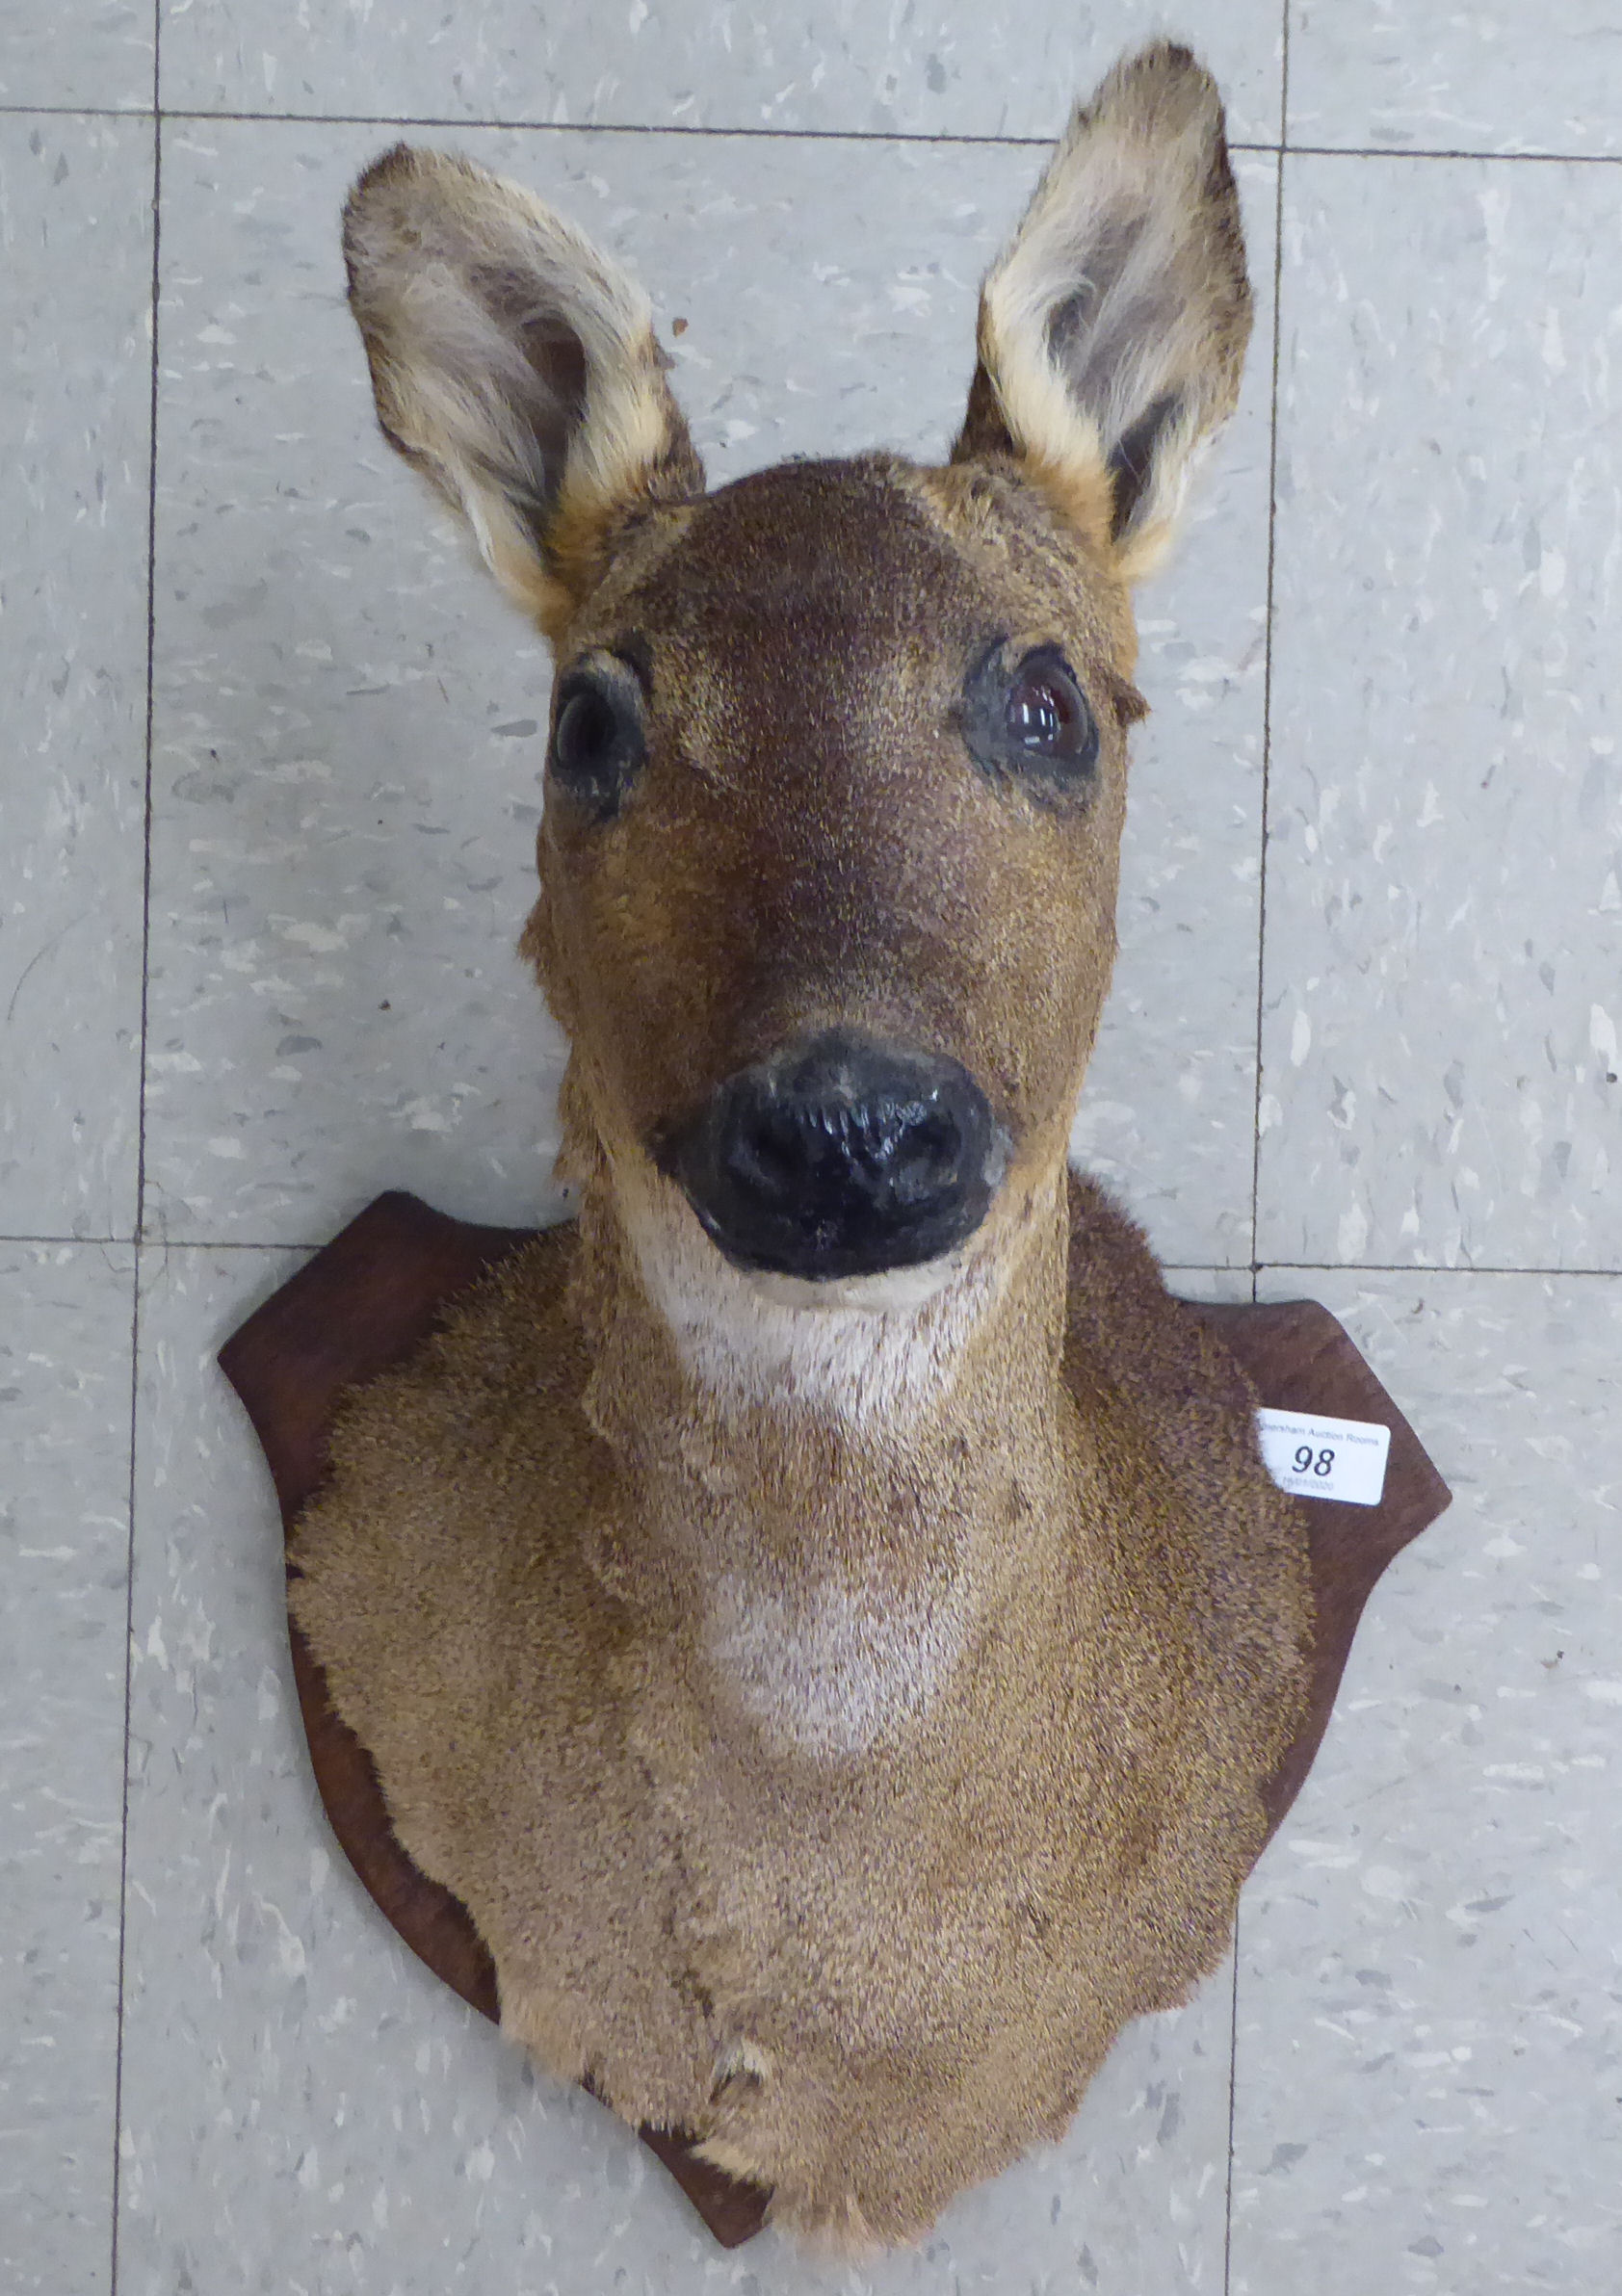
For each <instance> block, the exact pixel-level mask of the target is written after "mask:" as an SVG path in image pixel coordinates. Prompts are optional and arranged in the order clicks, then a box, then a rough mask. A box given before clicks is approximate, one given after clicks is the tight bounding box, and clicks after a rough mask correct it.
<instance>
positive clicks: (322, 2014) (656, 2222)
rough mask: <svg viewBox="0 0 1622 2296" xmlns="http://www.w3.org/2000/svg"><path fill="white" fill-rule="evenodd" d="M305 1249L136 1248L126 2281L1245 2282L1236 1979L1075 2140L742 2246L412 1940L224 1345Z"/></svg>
mask: <svg viewBox="0 0 1622 2296" xmlns="http://www.w3.org/2000/svg"><path fill="white" fill-rule="evenodd" d="M294 1259H295V1256H294V1255H290V1254H285V1253H277V1252H267V1253H263V1254H260V1253H244V1252H240V1251H238V1252H222V1253H218V1254H215V1255H210V1254H208V1253H206V1252H202V1251H193V1250H186V1249H180V1248H171V1249H170V1250H167V1251H161V1250H159V1249H157V1248H155V1247H154V1248H151V1249H148V1250H147V1251H145V1252H144V1254H143V1262H142V1265H143V1314H142V1348H143V1355H142V1376H141V1408H140V1433H139V1438H138V1452H137V1459H138V1475H137V1502H136V1521H137V1541H136V1546H137V1559H136V1584H135V1596H134V1603H135V1615H134V1640H133V1647H134V1651H135V1676H134V1685H133V1697H132V1720H131V1754H130V1761H131V1801H130V1840H129V1890H128V1904H129V1929H128V1944H127V1956H126V1971H127V1974H126V2016H125V2031H124V2075H123V2102H124V2112H123V2127H122V2131H121V2157H122V2182H121V2192H122V2203H121V2215H120V2240H119V2275H118V2286H119V2289H120V2291H121V2296H176V2291H177V2290H184V2289H187V2288H195V2289H196V2290H197V2291H199V2292H200V2291H203V2290H214V2289H226V2288H229V2289H231V2290H232V2291H233V2292H235V2291H239V2290H240V2291H242V2292H243V2296H258V2292H260V2291H263V2296H286V2291H287V2290H288V2289H289V2288H299V2289H302V2290H304V2291H306V2296H328V2292H331V2296H337V2292H338V2291H340V2290H343V2291H355V2292H356V2296H447V2292H448V2291H450V2290H453V2289H469V2290H478V2291H479V2296H496V2291H500V2290H507V2289H514V2290H515V2289H518V2288H520V2287H521V2288H523V2289H524V2290H525V2291H526V2296H529V2292H531V2291H533V2296H548V2292H559V2296H599V2292H601V2296H608V2292H609V2291H611V2290H629V2291H634V2292H638V2296H688V2292H690V2291H691V2292H694V2296H696V2292H697V2291H703V2290H714V2291H721V2290H739V2291H746V2290H759V2289H760V2288H762V2287H770V2288H771V2289H772V2291H773V2296H903V2292H905V2296H929V2292H932V2291H936V2290H938V2289H940V2288H941V2287H942V2286H944V2285H948V2284H950V2285H953V2286H955V2287H959V2288H961V2289H963V2290H965V2291H976V2292H981V2296H1015V2292H1017V2296H1024V2291H1025V2290H1027V2289H1030V2290H1033V2291H1043V2290H1046V2289H1049V2288H1054V2289H1057V2288H1060V2287H1062V2288H1071V2287H1082V2288H1086V2289H1097V2290H1103V2291H1108V2292H1111V2296H1141V2291H1142V2289H1143V2288H1145V2287H1147V2286H1153V2287H1154V2288H1155V2289H1156V2290H1157V2291H1164V2292H1167V2296H1169V2292H1170V2291H1174V2290H1177V2291H1180V2290H1185V2289H1186V2290H1202V2291H1215V2290H1216V2288H1218V2287H1219V2285H1220V2279H1221V2249H1222V2225H1223V2200H1224V2192H1225V2178H1224V2154H1225V2150H1226V2142H1227V2110H1228V2040H1229V1984H1228V1979H1227V1976H1226V1975H1225V1974H1223V1975H1219V1976H1218V1977H1217V1978H1216V1979H1214V1980H1213V1981H1212V1983H1211V1984H1210V1985H1209V1986H1207V1987H1206V1988H1205V1989H1204V1991H1203V1992H1202V1993H1201V1994H1200V1995H1199V1996H1197V1997H1196V1998H1195V2000H1194V2001H1193V2002H1192V2003H1191V2004H1190V2006H1189V2007H1188V2008H1187V2009H1184V2010H1182V2011H1179V2012H1175V2013H1172V2014H1171V2015H1168V2016H1165V2017H1161V2018H1155V2019H1150V2020H1146V2021H1144V2022H1142V2023H1141V2024H1139V2025H1138V2026H1136V2027H1134V2028H1133V2029H1132V2030H1131V2032H1129V2033H1128V2034H1127V2035H1126V2036H1125V2037H1124V2038H1123V2040H1122V2042H1121V2044H1120V2045H1119V2047H1118V2048H1117V2049H1116V2051H1115V2053H1114V2055H1113V2056H1112V2059H1111V2061H1110V2063H1109V2064H1108V2065H1107V2066H1106V2067H1105V2069H1104V2072H1103V2073H1102V2074H1100V2076H1099V2079H1098V2081H1097V2082H1096V2083H1095V2084H1094V2087H1093V2089H1092V2091H1091V2092H1090V2094H1089V2096H1088V2098H1087V2100H1086V2102H1085V2104H1084V2107H1083V2110H1082V2112H1081V2114H1080V2115H1079V2116H1078V2119H1077V2121H1076V2123H1075V2124H1074V2126H1073V2127H1072V2129H1071V2131H1070V2133H1069V2136H1068V2137H1067V2139H1066V2141H1065V2143H1064V2144H1063V2145H1062V2146H1060V2147H1058V2148H1055V2149H1052V2150H1049V2151H1045V2152H1041V2153H1039V2154H1037V2155H1034V2156H1033V2158H1031V2159H1030V2160H1029V2161H1026V2162H1024V2163H1022V2164H1020V2165H1019V2166H1018V2167H1016V2168H1015V2169H1014V2170H1012V2171H1010V2173H1009V2174H1008V2175H1007V2177H1004V2178H1002V2179H998V2181H997V2182H996V2183H994V2184H992V2185H990V2186H987V2187H985V2188H984V2189H983V2190H982V2191H981V2192H978V2193H974V2194H971V2195H969V2196H967V2197H965V2198H964V2199H963V2200H961V2201H959V2202H958V2203H957V2204H956V2205H955V2207H954V2208H953V2209H952V2210H951V2211H950V2212H949V2213H948V2215H947V2216H946V2218H944V2219H943V2221H942V2223H941V2225H940V2226H939V2228H938V2229H937V2231H936V2232H935V2233H934V2235H933V2236H932V2237H931V2239H930V2240H929V2243H928V2244H927V2245H926V2246H925V2247H923V2248H921V2249H919V2250H916V2251H913V2252H908V2253H905V2254H903V2255H900V2256H897V2257H894V2258H892V2259H888V2260H885V2261H881V2262H879V2263H877V2264H875V2265H872V2266H869V2267H863V2268H861V2269H860V2270H857V2269H850V2270H845V2269H835V2268H829V2267H824V2266H822V2265H819V2264H816V2263H814V2262H810V2261H807V2260H806V2259H804V2258H803V2257H799V2256H798V2255H797V2254H796V2253H795V2252H794V2251H792V2250H791V2249H790V2248H789V2247H788V2246H787V2245H786V2244H785V2243H783V2242H781V2241H779V2240H778V2239H777V2238H776V2236H775V2235H772V2234H767V2235H764V2236H763V2237H762V2239H761V2240H760V2241H759V2242H757V2243H755V2244H753V2245H751V2246H749V2247H747V2248H746V2249H744V2250H743V2251H741V2252H739V2253H738V2254H737V2255H735V2256H732V2257H727V2256H725V2255H723V2254H722V2252H720V2251H719V2250H718V2249H716V2248H715V2247H714V2246H713V2244H712V2243H711V2242H710V2240H709V2237H708V2235H707V2234H706V2233H705V2232H704V2231H702V2229H701V2228H700V2227H698V2226H697V2225H696V2220H694V2219H693V2218H692V2217H690V2216H689V2214H688V2212H687V2207H686V2204H685V2202H683V2201H682V2200H681V2199H680V2197H679V2195H677V2193H676V2192H675V2189H674V2187H673V2186H672V2185H670V2184H669V2182H668V2180H667V2179H666V2177H665V2175H664V2172H663V2171H662V2170H660V2169H659V2168H658V2167H657V2165H656V2164H655V2163H653V2162H652V2160H651V2158H650V2157H649V2156H648V2155H646V2154H645V2153H643V2152H642V2151H641V2148H640V2147H639V2146H638V2145H637V2144H636V2143H635V2141H634V2140H633V2139H632V2138H631V2137H630V2135H629V2133H628V2132H627V2131H625V2130H623V2129H622V2128H621V2127H620V2126H618V2124H616V2123H615V2121H613V2120H612V2119H611V2118H610V2117H609V2116H608V2115H607V2114H606V2113H604V2112H602V2111H601V2110H600V2109H599V2108H598V2107H597V2106H595V2105H593V2104H591V2103H590V2102H589V2100H587V2099H585V2098H584V2097H582V2096H580V2095H578V2094H577V2093H575V2092H572V2091H569V2092H565V2091H562V2090H561V2089H559V2088H558V2087H556V2086H555V2085H554V2084H553V2083H551V2082H549V2081H546V2080H544V2079H540V2078H537V2077H536V2076H534V2075H532V2074H530V2072H529V2071H528V2070H527V2069H526V2067H525V2065H524V2064H523V2063H522V2062H521V2061H520V2059H519V2057H518V2056H517V2054H516V2053H515V2052H514V2051H512V2050H511V2049H510V2048H508V2047H507V2046H506V2045H505V2044H504V2043H503V2042H501V2040H500V2039H499V2037H498V2036H497V2035H496V2034H495V2033H494V2032H493V2031H491V2030H490V2029H489V2028H487V2027H486V2026H484V2024H483V2023H482V2022H481V2021H480V2020H478V2019H477V2018H475V2017H473V2016H472V2015H471V2013H469V2012H466V2011H464V2010H463V2009H462V2008H461V2006H460V2004H459V2003H458V2002H457V2001H456V2000H455V1999H454V1998H453V1997H452V1996H450V1995H449V1994H448V1993H447V1992H446V1991H445V1990H444V1989H443V1988H442V1987H440V1986H439V1985H438V1984H437V1983H436V1981H435V1980H434V1979H432V1977H430V1976H429V1975H428V1973H427V1972H426V1971H425V1970H422V1969H421V1968H420V1967H419V1966H418V1965H417V1964H416V1963H415V1962H414V1961H413V1960H411V1958H410V1957H409V1956H408V1955H407V1954H406V1952H405V1949H404V1948H403V1947H402V1946H400V1945H399V1944H398V1943H397V1942H396V1941H395V1940H394V1938H393V1936H392V1933H391V1932H390V1931H389V1930H388V1929H387V1928H386V1927H385V1926H384V1924H383V1923H382V1921H381V1919H380V1918H379V1916H377V1915H376V1914H375V1913H374V1911H373V1910H372V1908H371V1906H370V1904H369V1903H368V1902H367V1901H366V1900H365V1898H364V1897H363V1896H362V1894H361V1892H360V1890H359V1887H358V1885H357V1884H356V1883H355V1882H354V1881H353V1877H352V1875H351V1874H350V1872H349V1869H348V1867H347V1865H345V1864H344V1861H343V1859H342V1856H341V1854H340V1853H339V1852H338V1851H337V1849H336V1846H335V1845H334V1843H333V1842H332V1840H331V1838H330V1836H329V1835H328V1834H327V1830H326V1826H325V1821H324V1819H323V1817H322V1815H321V1812H320V1809H319V1805H318V1803H317V1801H316V1797H315V1789H314V1787H313V1784H312V1782H311V1780H310V1778H309V1775H308V1771H307V1768H306V1766H305V1761H304V1756H303V1752H302V1747H301V1738H300V1734H299V1726H298V1717H297V1705H296V1701H295V1697H294V1692H293V1688H292V1683H291V1681H290V1677H289V1672H288V1666H287V1658H286V1645H285V1631H284V1624H283V1615H284V1614H283V1597H282V1576H281V1541H280V1531H279V1526H278V1525H277V1522H276V1517H275V1505H274V1501H273V1500H272V1496H271V1492H270V1487H269V1481H268V1477H267V1476H266V1474H265V1472H264V1470H263V1468H262V1466H261V1464H260V1462H259V1460H258V1457H257V1455H256V1452H255V1451H254V1448H253V1446H252V1442H251V1438H250V1436H249V1432H248V1429H247V1427H246V1424H245V1422H244V1421H243V1419H242V1416H241V1414H240V1412H239V1411H238V1410H237V1408H236V1405H235V1403H234V1401H233V1399H232V1398H231V1397H230V1396H229V1395H228V1394H227V1393H226V1392H225V1391H224V1390H223V1387H222V1382H221V1380H220V1378H219V1376H218V1374H217V1373H216V1371H215V1370H214V1368H213V1356H214V1351H215V1349H216V1348H217V1347H218V1345H219V1344H220V1343H221V1341H222V1339H223V1337H224V1336H225V1335H226V1334H227V1333H228V1332H229V1331H230V1330H231V1329H232V1328H234V1326H235V1324H236V1323H237V1322H238V1321H239V1320H240V1319H241V1318H242V1317H243V1316H244V1315H245V1314H247V1313H248V1312H249V1309H250V1308H251V1307H252V1306H253V1305H254V1304H256V1302H257V1301H258V1300H259V1299H260V1298H262V1297H263V1296H265V1294H266V1292H267V1291H269V1290H271V1289H273V1288H274V1286H275V1283H276V1282H277V1281H278V1280H281V1279H283V1278H284V1277H285V1275H286V1274H287V1272H289V1270H290V1268H291V1266H292V1265H294ZM1016 2257H1017V2262H1015V2261H1014V2259H1015V2258H1016Z"/></svg>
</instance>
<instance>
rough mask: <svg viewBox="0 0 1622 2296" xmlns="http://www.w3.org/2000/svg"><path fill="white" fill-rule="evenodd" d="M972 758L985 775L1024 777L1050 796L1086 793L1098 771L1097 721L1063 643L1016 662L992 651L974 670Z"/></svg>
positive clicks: (967, 727)
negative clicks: (1044, 789) (1064, 651)
mask: <svg viewBox="0 0 1622 2296" xmlns="http://www.w3.org/2000/svg"><path fill="white" fill-rule="evenodd" d="M961 723H962V728H963V736H964V739H965V741H966V742H967V744H968V746H969V751H970V754H971V755H972V756H973V758H974V759H975V761H976V763H977V764H978V765H980V766H981V767H983V768H984V769H985V770H986V771H988V772H992V773H996V774H999V775H1003V774H1018V775H1020V776H1021V777H1022V778H1025V779H1028V780H1034V781H1035V782H1036V783H1037V784H1039V785H1041V784H1045V785H1046V788H1047V789H1048V791H1049V792H1050V793H1053V794H1058V793H1060V792H1061V791H1062V792H1070V793H1077V794H1080V793H1083V792H1085V791H1086V789H1088V788H1089V787H1090V785H1091V782H1092V780H1093V777H1094V774H1095V772H1096V770H1097V766H1098V749H1099V739H1098V721H1097V719H1096V718H1095V717H1093V714H1092V711H1091V710H1090V709H1089V707H1088V706H1087V698H1086V694H1085V693H1084V692H1083V691H1082V689H1081V684H1080V681H1079V680H1078V679H1077V677H1076V674H1075V672H1074V671H1073V670H1072V669H1071V667H1070V665H1069V664H1068V663H1067V662H1066V661H1065V659H1064V657H1063V655H1062V654H1061V653H1060V651H1059V648H1058V647H1057V646H1038V647H1037V648H1036V649H1035V651H1034V652H1033V653H1030V654H1025V655H1023V656H1021V657H1020V658H1019V659H1018V660H1017V661H1014V662H1010V661H1009V660H1008V654H1007V646H1006V645H1004V644H1001V643H1000V644H998V645H995V646H993V647H992V649H991V651H990V652H989V653H988V654H987V655H985V656H984V658H983V659H982V660H981V662H980V663H979V665H977V666H976V668H975V669H974V670H973V671H972V672H971V674H970V677H969V682H968V685H967V687H966V689H965V691H964V695H963V706H962V711H961Z"/></svg>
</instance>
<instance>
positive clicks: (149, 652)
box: [108, 0, 164, 2296]
mask: <svg viewBox="0 0 1622 2296" xmlns="http://www.w3.org/2000/svg"><path fill="white" fill-rule="evenodd" d="M163 13H164V12H163V0H152V112H151V119H152V281H151V292H152V300H151V313H152V343H151V359H152V366H151V382H150V386H149V392H148V398H147V438H146V449H147V461H146V728H145V761H144V764H145V779H144V803H143V831H144V838H143V850H142V883H141V1047H140V1061H141V1065H140V1074H139V1078H138V1080H137V1108H138V1117H137V1125H136V1159H135V1251H134V1258H135V1265H134V1267H133V1269H132V1270H131V1275H130V1406H129V1489H128V1501H127V1503H128V1510H129V1528H128V1534H127V1544H126V1548H125V1558H124V1729H123V1746H122V1752H123V1781H122V1785H123V1794H122V1808H121V1813H120V1821H119V1830H118V2008H117V2016H116V2024H115V2040H114V2051H113V2179H112V2193H111V2210H110V2222H109V2225H108V2252H109V2253H108V2296H118V2212H119V2209H120V2206H121V2205H122V2181H121V2172H122V2156H123V2123H124V1979H125V1948H126V1944H127V1942H128V1935H129V1811H130V1791H129V1776H130V1716H131V1706H132V1701H133V1698H134V1692H135V1652H134V1641H135V1476H136V1434H137V1422H138V1420H139V1417H140V1406H141V1242H142V1225H143V1217H144V1204H145V1194H146V1031H147V1016H148V1010H149V986H150V984H149V980H148V961H149V957H150V952H151V937H152V726H153V684H154V680H153V671H154V665H155V660H156V652H157V597H158V580H157V557H158V293H159V277H160V272H159V261H160V249H161V238H162V230H163V138H164V126H163V116H162V113H161V110H160V108H159V107H160V98H161V91H162V90H161V82H160V78H159V70H160V50H161V45H162V39H163Z"/></svg>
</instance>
